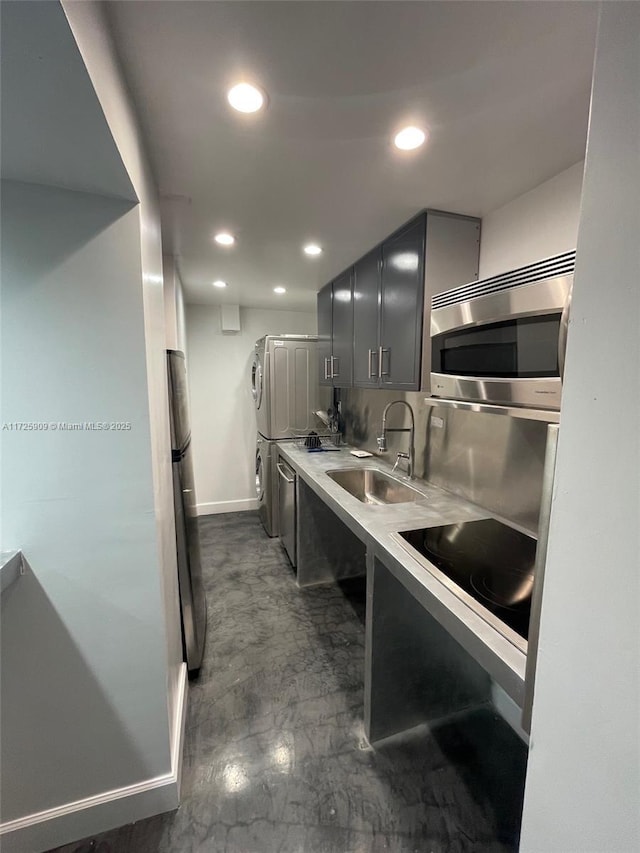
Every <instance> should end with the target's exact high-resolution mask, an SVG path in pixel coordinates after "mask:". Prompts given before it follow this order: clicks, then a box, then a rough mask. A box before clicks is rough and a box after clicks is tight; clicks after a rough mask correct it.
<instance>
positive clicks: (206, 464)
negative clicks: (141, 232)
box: [187, 305, 316, 514]
mask: <svg viewBox="0 0 640 853" xmlns="http://www.w3.org/2000/svg"><path fill="white" fill-rule="evenodd" d="M240 323H241V326H242V330H241V331H240V332H238V333H229V332H226V333H225V332H222V331H221V328H220V307H219V306H217V305H216V306H202V305H187V339H188V349H189V388H190V399H191V418H192V424H191V427H192V436H193V455H194V469H195V481H196V498H197V502H198V510H199V512H200V513H201V514H203V513H213V512H234V511H236V510H244V509H253V508H255V507H256V500H255V497H256V489H255V453H256V416H255V408H254V403H253V398H252V397H251V382H250V369H251V364H252V360H253V352H254V345H255V342H256V340H257V339H258V338H260V337H262V336H263V335H267V334H285V333H289V334H292V333H295V332H300V333H301V334H306V335H308V334H315V333H316V315H315V314H309V313H301V312H295V311H269V310H264V309H259V308H241V309H240Z"/></svg>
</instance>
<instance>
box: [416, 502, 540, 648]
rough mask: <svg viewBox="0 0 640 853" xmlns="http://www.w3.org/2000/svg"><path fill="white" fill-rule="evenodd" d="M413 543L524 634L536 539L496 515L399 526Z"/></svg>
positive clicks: (461, 586)
mask: <svg viewBox="0 0 640 853" xmlns="http://www.w3.org/2000/svg"><path fill="white" fill-rule="evenodd" d="M400 536H402V538H403V539H405V540H406V541H407V542H408V543H409V545H411V547H412V548H415V549H416V551H418V552H419V553H420V554H422V556H423V557H426V559H427V560H428V561H429V562H430V563H432V565H434V566H435V567H436V568H437V569H439V570H440V571H441V572H442V573H443V574H444V575H446V576H447V577H448V578H449V579H450V580H452V581H453V582H454V583H455V584H457V585H458V586H459V587H460V588H461V589H462V590H464V592H466V593H467V594H468V595H470V596H471V597H472V598H474V599H475V600H476V601H477V602H478V603H479V604H481V605H482V606H483V607H486V609H487V610H489V611H490V612H491V613H493V614H494V615H495V616H496V617H497V618H498V619H500V620H501V621H502V622H504V623H505V624H506V625H508V626H509V627H510V628H511V629H512V630H513V631H515V632H516V633H517V634H519V635H520V636H521V637H522V638H523V639H524V640H527V639H528V637H529V615H530V612H531V590H532V588H533V578H534V564H535V559H536V544H537V543H536V540H535V539H533V538H532V537H531V536H527V535H526V534H524V533H520V532H519V531H517V530H514V529H513V528H511V527H508V526H507V525H506V524H502V523H501V522H499V521H495V520H494V519H482V520H481V521H464V522H460V523H458V524H445V525H443V526H442V527H426V528H423V529H422V530H405V531H401V532H400Z"/></svg>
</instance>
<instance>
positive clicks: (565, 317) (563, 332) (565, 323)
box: [558, 287, 573, 379]
mask: <svg viewBox="0 0 640 853" xmlns="http://www.w3.org/2000/svg"><path fill="white" fill-rule="evenodd" d="M572 293H573V287H572V288H571V290H570V291H569V293H568V294H567V301H566V302H565V303H564V308H563V309H562V317H561V318H560V331H559V333H558V368H559V373H560V379H564V361H565V356H566V353H567V333H568V331H569V315H570V313H571V295H572Z"/></svg>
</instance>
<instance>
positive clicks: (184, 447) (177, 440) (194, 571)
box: [167, 350, 207, 676]
mask: <svg viewBox="0 0 640 853" xmlns="http://www.w3.org/2000/svg"><path fill="white" fill-rule="evenodd" d="M167 369H168V380H169V412H170V424H171V457H172V468H173V496H174V510H175V523H176V551H177V560H178V588H179V592H180V608H181V614H182V640H183V652H184V658H185V660H186V662H187V669H188V671H189V674H190V675H191V676H194V675H196V674H197V673H198V671H199V669H200V666H201V664H202V656H203V653H204V640H205V633H206V625H207V602H206V598H205V592H204V583H203V580H202V564H201V559H200V536H199V531H198V517H197V512H196V501H195V486H194V478H193V462H192V457H191V432H190V429H189V418H188V391H187V374H186V368H185V359H184V354H183V353H181V352H178V351H176V350H168V351H167Z"/></svg>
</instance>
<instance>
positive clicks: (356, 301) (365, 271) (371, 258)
mask: <svg viewBox="0 0 640 853" xmlns="http://www.w3.org/2000/svg"><path fill="white" fill-rule="evenodd" d="M381 261H382V249H381V247H380V246H378V247H377V248H375V249H374V250H373V251H372V252H369V254H368V255H365V257H364V258H362V260H360V261H358V263H357V264H356V265H355V267H354V285H353V343H354V347H353V384H354V385H356V386H358V387H360V388H363V387H364V388H366V387H369V388H377V387H378V385H379V379H378V346H379V331H378V323H379V293H380V266H381Z"/></svg>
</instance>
